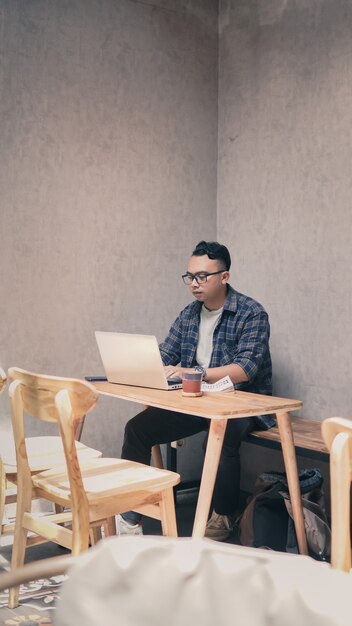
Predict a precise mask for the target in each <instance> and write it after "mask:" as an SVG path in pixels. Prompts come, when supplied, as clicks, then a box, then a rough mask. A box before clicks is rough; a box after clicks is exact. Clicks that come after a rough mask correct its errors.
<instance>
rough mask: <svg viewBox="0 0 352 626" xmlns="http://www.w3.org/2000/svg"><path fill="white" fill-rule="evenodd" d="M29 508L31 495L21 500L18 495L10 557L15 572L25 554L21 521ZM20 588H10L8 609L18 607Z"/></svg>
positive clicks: (22, 561) (24, 529)
mask: <svg viewBox="0 0 352 626" xmlns="http://www.w3.org/2000/svg"><path fill="white" fill-rule="evenodd" d="M20 493H21V490H19V491H18V494H20ZM30 508H31V494H29V497H28V495H27V497H25V498H23V497H21V496H20V495H18V497H17V506H16V524H15V533H14V538H13V548H12V557H11V569H12V570H17V569H19V568H20V567H23V564H24V557H25V552H26V544H27V534H28V530H27V529H26V528H24V527H23V519H24V514H25V513H26V512H29V511H30ZM19 591H20V588H19V586H17V587H12V589H10V592H9V602H8V607H9V609H15V608H16V607H17V606H18V604H19V603H18V596H19Z"/></svg>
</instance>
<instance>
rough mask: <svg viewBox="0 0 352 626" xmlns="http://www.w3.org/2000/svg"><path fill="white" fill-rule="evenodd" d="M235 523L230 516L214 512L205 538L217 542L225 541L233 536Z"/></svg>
mask: <svg viewBox="0 0 352 626" xmlns="http://www.w3.org/2000/svg"><path fill="white" fill-rule="evenodd" d="M233 526H234V525H233V522H232V520H231V517H230V516H229V515H220V513H215V511H213V512H212V514H211V518H210V519H209V520H208V523H207V525H206V529H205V536H206V537H208V539H214V540H215V541H225V539H228V538H229V536H230V535H231V532H232V530H233Z"/></svg>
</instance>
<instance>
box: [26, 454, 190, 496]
mask: <svg viewBox="0 0 352 626" xmlns="http://www.w3.org/2000/svg"><path fill="white" fill-rule="evenodd" d="M80 468H81V474H82V480H83V485H84V489H85V492H86V495H87V499H88V502H89V504H94V503H101V501H102V500H103V499H107V498H115V497H117V496H123V495H124V494H129V495H131V494H132V493H133V492H138V493H141V492H143V491H146V492H147V491H148V492H149V493H150V492H158V491H160V490H161V489H165V487H173V486H174V485H176V484H178V482H179V481H180V476H179V474H176V473H175V472H170V471H168V470H160V469H157V468H155V467H149V466H146V465H142V464H141V463H135V462H133V461H126V460H124V459H109V458H101V459H91V460H89V461H87V462H80ZM33 485H34V487H35V489H37V490H38V491H39V493H40V494H41V495H42V494H43V493H45V494H46V497H48V498H49V499H51V498H53V499H55V500H60V501H64V502H65V503H67V504H68V503H69V502H70V498H71V493H70V484H69V479H68V475H67V471H66V467H60V468H58V467H56V468H52V469H49V470H46V471H44V472H40V473H39V474H36V475H35V476H33Z"/></svg>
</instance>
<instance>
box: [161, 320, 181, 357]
mask: <svg viewBox="0 0 352 626" xmlns="http://www.w3.org/2000/svg"><path fill="white" fill-rule="evenodd" d="M181 346H182V321H181V315H179V316H178V317H177V319H176V320H175V321H174V323H173V324H172V326H171V328H170V330H169V332H168V335H167V337H166V338H165V340H164V341H163V342H162V343H161V344H159V350H160V354H161V359H162V362H163V363H164V365H166V366H169V365H170V364H177V363H179V362H180V361H181Z"/></svg>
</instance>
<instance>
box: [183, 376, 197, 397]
mask: <svg viewBox="0 0 352 626" xmlns="http://www.w3.org/2000/svg"><path fill="white" fill-rule="evenodd" d="M201 386H202V372H184V373H183V374H182V395H183V396H201V395H202V390H201Z"/></svg>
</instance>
